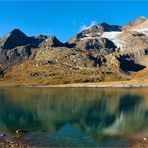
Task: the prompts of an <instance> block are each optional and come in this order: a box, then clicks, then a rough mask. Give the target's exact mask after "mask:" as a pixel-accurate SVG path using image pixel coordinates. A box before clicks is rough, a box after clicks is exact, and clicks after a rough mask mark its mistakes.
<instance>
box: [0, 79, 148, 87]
mask: <svg viewBox="0 0 148 148" xmlns="http://www.w3.org/2000/svg"><path fill="white" fill-rule="evenodd" d="M0 87H16V88H17V87H18V88H19V87H20V88H23V87H30V88H31V87H37V88H39V87H41V88H48V87H49V88H148V81H135V80H131V81H112V82H92V83H71V84H48V85H36V84H11V83H10V84H5V83H3V84H0Z"/></svg>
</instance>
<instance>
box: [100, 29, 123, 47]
mask: <svg viewBox="0 0 148 148" xmlns="http://www.w3.org/2000/svg"><path fill="white" fill-rule="evenodd" d="M121 33H122V32H117V31H112V32H104V33H103V34H102V37H103V38H107V39H109V40H110V41H112V42H113V43H114V44H115V46H117V47H118V48H120V49H121V50H123V49H124V44H125V43H124V42H123V41H122V40H121V39H119V35H120V34H121Z"/></svg>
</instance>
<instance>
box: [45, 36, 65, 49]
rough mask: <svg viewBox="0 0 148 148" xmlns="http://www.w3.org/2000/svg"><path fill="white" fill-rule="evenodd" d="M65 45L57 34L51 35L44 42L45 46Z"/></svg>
mask: <svg viewBox="0 0 148 148" xmlns="http://www.w3.org/2000/svg"><path fill="white" fill-rule="evenodd" d="M58 46H63V43H61V42H60V41H59V40H58V39H57V38H56V36H49V37H48V39H46V40H45V42H44V43H43V47H58Z"/></svg>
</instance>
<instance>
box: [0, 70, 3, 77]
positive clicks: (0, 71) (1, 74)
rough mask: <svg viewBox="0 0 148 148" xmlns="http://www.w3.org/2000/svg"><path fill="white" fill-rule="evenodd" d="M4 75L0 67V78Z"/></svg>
mask: <svg viewBox="0 0 148 148" xmlns="http://www.w3.org/2000/svg"><path fill="white" fill-rule="evenodd" d="M3 77H4V72H3V70H2V69H0V78H3Z"/></svg>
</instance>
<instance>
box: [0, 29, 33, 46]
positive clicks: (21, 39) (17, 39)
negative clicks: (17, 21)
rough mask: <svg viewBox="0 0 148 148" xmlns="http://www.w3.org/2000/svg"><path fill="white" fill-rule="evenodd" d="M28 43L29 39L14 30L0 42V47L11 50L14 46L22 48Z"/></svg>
mask: <svg viewBox="0 0 148 148" xmlns="http://www.w3.org/2000/svg"><path fill="white" fill-rule="evenodd" d="M30 42H31V40H30V38H29V37H28V36H26V35H25V34H24V33H23V32H22V31H20V30H19V29H14V30H12V31H11V32H10V33H9V34H7V35H6V36H4V37H3V38H2V39H1V40H0V47H1V48H3V49H12V48H14V47H16V46H23V45H26V44H28V43H30Z"/></svg>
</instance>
